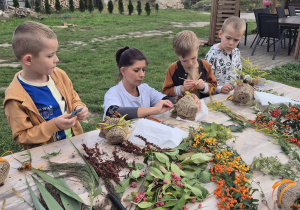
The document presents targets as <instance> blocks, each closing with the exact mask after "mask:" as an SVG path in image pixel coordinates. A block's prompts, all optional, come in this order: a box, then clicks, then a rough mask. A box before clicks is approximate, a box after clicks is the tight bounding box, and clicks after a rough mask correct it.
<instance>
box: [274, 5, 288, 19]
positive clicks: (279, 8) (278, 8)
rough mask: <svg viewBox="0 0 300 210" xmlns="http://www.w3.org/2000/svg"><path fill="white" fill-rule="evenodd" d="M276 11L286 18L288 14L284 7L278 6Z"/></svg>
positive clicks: (280, 16) (279, 15)
mask: <svg viewBox="0 0 300 210" xmlns="http://www.w3.org/2000/svg"><path fill="white" fill-rule="evenodd" d="M276 12H277V15H278V17H279V18H285V17H286V14H285V11H284V8H283V7H276Z"/></svg>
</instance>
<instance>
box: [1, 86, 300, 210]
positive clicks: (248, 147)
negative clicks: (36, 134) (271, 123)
mask: <svg viewBox="0 0 300 210" xmlns="http://www.w3.org/2000/svg"><path fill="white" fill-rule="evenodd" d="M263 88H264V89H271V88H272V89H273V90H275V91H277V92H278V93H284V94H285V96H287V97H289V98H291V99H294V100H299V99H300V89H298V88H293V87H290V86H287V85H283V84H280V83H276V82H272V83H271V84H268V85H265V86H264V87H263ZM226 97H227V95H225V94H218V95H215V96H213V98H214V99H215V100H218V101H225V98H226ZM208 100H209V98H206V99H205V101H206V102H208ZM224 103H225V104H226V105H227V106H228V107H231V108H233V109H234V110H235V111H237V112H238V113H240V114H242V115H243V116H245V117H247V118H249V119H254V118H255V114H253V110H252V108H250V107H248V106H237V105H234V104H233V103H232V102H231V101H225V102H224ZM161 120H163V121H164V122H166V123H169V124H174V125H175V126H177V127H179V128H181V129H183V130H184V131H188V128H189V126H191V125H194V126H198V125H199V123H195V122H193V123H188V122H183V121H177V120H175V119H173V118H170V117H166V116H162V117H161ZM207 122H216V123H222V124H225V125H228V124H233V122H231V121H229V118H228V117H227V116H226V115H224V114H223V113H216V112H214V111H210V112H209V119H208V120H207ZM233 134H234V135H235V136H236V137H237V138H236V141H235V143H234V142H233V140H228V141H227V144H228V145H229V146H231V147H233V148H234V149H236V150H237V151H238V153H239V154H240V155H241V157H242V158H243V160H244V161H245V162H246V163H247V164H251V163H252V161H253V158H254V157H255V156H258V155H259V154H260V153H263V154H264V156H278V158H279V159H280V160H281V161H282V162H283V163H285V162H287V161H288V158H287V156H286V155H284V154H283V153H282V151H281V148H280V147H279V146H278V145H277V144H276V141H274V140H273V141H272V139H271V137H267V136H266V135H264V134H263V133H259V132H256V131H255V130H254V129H252V128H247V129H245V130H244V131H243V132H242V133H233ZM70 140H71V141H72V142H73V143H74V144H75V145H76V147H77V148H78V149H79V150H80V151H81V152H83V149H82V146H81V144H82V143H86V144H87V146H88V147H94V145H95V143H96V142H98V143H99V144H100V145H101V147H100V148H102V149H103V150H105V151H106V152H108V153H109V151H112V148H113V147H112V146H111V145H108V144H107V143H106V141H105V140H104V139H103V138H101V137H99V130H95V131H91V132H87V133H85V134H82V135H79V136H75V137H72V138H71V139H70ZM59 150H61V154H60V155H58V156H55V157H52V158H51V160H52V161H53V162H82V160H81V158H80V157H79V156H78V155H77V152H76V151H75V149H74V147H73V146H72V144H71V143H70V141H69V140H63V141H59V142H55V143H52V144H49V145H45V146H41V147H37V148H33V149H31V150H30V151H31V154H32V164H33V166H34V167H39V166H40V165H44V167H47V161H46V160H45V159H42V158H41V156H43V155H45V153H44V151H46V152H47V153H51V152H57V151H59ZM25 153H26V151H23V152H19V153H16V154H14V155H13V156H14V157H15V158H17V159H19V160H21V161H24V160H26V159H27V157H26V156H25V157H24V156H21V155H22V154H25ZM126 154H127V158H128V159H129V162H130V161H131V160H135V161H137V162H142V160H143V158H142V157H139V156H133V155H128V153H126ZM8 161H9V163H10V165H11V169H10V172H9V175H8V178H7V179H6V180H5V184H4V186H2V187H1V188H0V190H1V193H0V207H1V206H2V203H3V200H4V199H6V208H5V209H12V210H16V209H18V210H22V209H30V207H29V206H28V205H27V204H26V203H25V202H24V201H23V200H22V199H20V198H18V197H17V196H16V195H15V194H14V193H13V191H12V188H16V189H17V190H18V191H19V192H20V193H21V194H22V195H23V196H24V198H25V199H26V200H27V201H29V202H30V203H32V201H31V197H30V194H29V191H28V189H27V186H26V184H25V174H24V172H20V171H18V170H17V168H18V167H20V163H19V162H17V161H16V160H15V159H13V158H10V159H9V160H8ZM122 174H125V171H124V173H122ZM122 174H121V175H122ZM253 177H255V178H256V179H257V180H259V181H260V185H261V187H262V189H263V191H264V193H265V194H266V199H267V201H268V203H269V207H270V209H274V208H275V207H274V201H275V200H276V196H274V201H273V200H272V197H271V195H272V185H273V183H274V182H276V181H278V180H279V179H274V180H272V179H271V176H269V175H266V176H264V175H263V174H262V173H261V172H258V171H255V172H254V174H253ZM27 179H28V181H29V183H30V185H31V187H32V188H33V190H34V191H35V193H36V195H38V193H37V192H38V190H37V188H36V186H35V184H34V183H33V181H32V179H31V177H30V176H27ZM66 180H67V183H68V185H69V186H70V187H71V189H72V190H74V192H75V193H77V194H78V195H79V196H80V197H81V198H82V199H83V200H84V201H85V202H86V203H87V204H89V198H88V193H87V191H86V190H85V189H84V188H83V187H82V185H81V184H80V183H78V182H76V181H74V179H73V180H72V179H66ZM252 186H253V187H254V188H259V187H258V186H257V185H256V184H254V183H253V184H252ZM204 187H206V188H207V189H208V191H209V192H210V193H213V191H214V189H215V188H216V184H215V183H213V182H211V183H208V184H205V185H204ZM103 191H104V193H103V195H99V196H98V197H97V198H96V199H95V202H94V205H95V204H96V205H97V204H99V203H101V202H102V201H103V199H104V196H105V193H106V189H105V187H103ZM129 193H130V192H129V191H126V192H125V193H124V195H123V197H124V196H127V195H128V194H129ZM275 195H276V194H275ZM254 197H255V198H258V199H260V200H261V197H260V193H258V192H257V193H255V194H254ZM216 203H217V200H216V198H215V196H214V194H212V195H211V196H210V197H208V198H207V199H206V200H205V201H204V202H202V205H203V209H207V210H214V209H217V205H216ZM123 204H124V206H125V207H128V208H127V209H130V208H129V207H130V203H128V202H127V203H126V202H123ZM197 205H198V204H191V203H189V204H188V205H187V207H188V209H190V210H191V209H197ZM105 209H109V207H107V208H105ZM132 209H133V208H132ZM258 209H260V210H266V209H267V207H266V206H265V204H263V203H261V202H260V204H259V207H258Z"/></svg>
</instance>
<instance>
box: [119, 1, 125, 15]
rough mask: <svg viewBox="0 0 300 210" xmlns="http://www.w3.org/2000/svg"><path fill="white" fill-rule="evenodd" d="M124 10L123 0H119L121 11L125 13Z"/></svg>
mask: <svg viewBox="0 0 300 210" xmlns="http://www.w3.org/2000/svg"><path fill="white" fill-rule="evenodd" d="M123 12H124V5H123V0H119V13H120V14H123Z"/></svg>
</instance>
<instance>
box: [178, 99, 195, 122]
mask: <svg viewBox="0 0 300 210" xmlns="http://www.w3.org/2000/svg"><path fill="white" fill-rule="evenodd" d="M176 111H177V115H178V116H179V117H183V118H190V119H193V120H195V117H196V115H197V113H198V106H197V104H196V103H195V99H194V97H192V96H190V95H185V96H184V97H182V98H180V99H179V100H178V102H177V103H176Z"/></svg>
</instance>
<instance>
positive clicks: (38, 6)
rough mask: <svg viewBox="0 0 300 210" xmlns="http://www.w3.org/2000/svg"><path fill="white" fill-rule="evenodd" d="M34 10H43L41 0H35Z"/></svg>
mask: <svg viewBox="0 0 300 210" xmlns="http://www.w3.org/2000/svg"><path fill="white" fill-rule="evenodd" d="M34 11H35V12H41V7H40V1H39V0H35V5H34Z"/></svg>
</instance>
